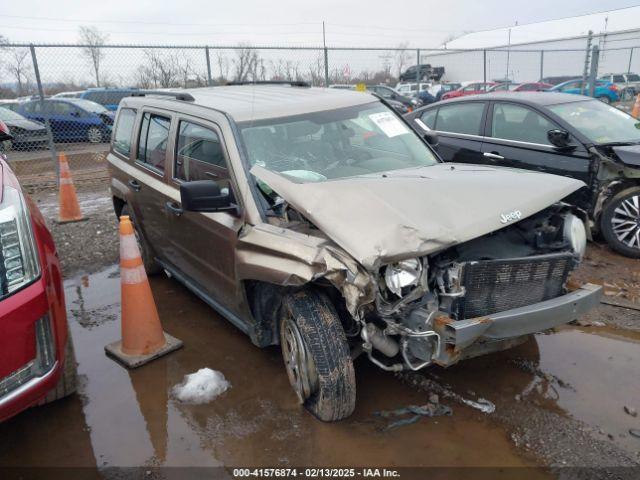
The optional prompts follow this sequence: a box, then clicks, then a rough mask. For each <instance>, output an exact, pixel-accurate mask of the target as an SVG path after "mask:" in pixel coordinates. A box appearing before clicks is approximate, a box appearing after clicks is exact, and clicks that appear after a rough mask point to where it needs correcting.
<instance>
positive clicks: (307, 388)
mask: <svg viewBox="0 0 640 480" xmlns="http://www.w3.org/2000/svg"><path fill="white" fill-rule="evenodd" d="M282 310H283V311H282V318H281V321H280V347H281V348H282V356H283V358H284V364H285V368H286V370H287V375H288V376H289V382H290V383H291V386H292V387H293V389H294V391H295V392H296V395H297V397H298V401H299V402H300V403H301V404H303V405H304V406H305V408H306V409H307V410H309V411H310V412H311V413H313V414H314V415H315V416H316V417H318V418H319V419H320V420H323V421H325V422H333V421H336V420H341V419H343V418H346V417H348V416H349V415H351V413H353V410H354V408H355V405H356V378H355V372H354V369H353V361H352V360H351V354H350V352H349V345H348V343H347V337H346V336H345V333H344V330H343V328H342V324H341V322H340V318H339V317H338V314H337V313H336V309H335V307H334V306H333V304H332V303H331V301H330V300H329V299H328V298H327V297H326V296H325V295H323V294H321V293H319V292H316V291H314V290H301V291H299V292H296V293H291V294H289V295H287V296H286V297H285V298H284V299H283V309H282Z"/></svg>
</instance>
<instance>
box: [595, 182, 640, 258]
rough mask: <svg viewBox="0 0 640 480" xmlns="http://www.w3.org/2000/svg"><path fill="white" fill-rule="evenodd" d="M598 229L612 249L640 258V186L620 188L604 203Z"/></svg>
mask: <svg viewBox="0 0 640 480" xmlns="http://www.w3.org/2000/svg"><path fill="white" fill-rule="evenodd" d="M634 222H635V226H634ZM600 229H601V231H602V235H603V236H604V238H605V240H606V241H607V243H608V244H609V246H610V247H611V248H612V249H613V250H615V251H616V252H618V253H620V254H622V255H625V256H627V257H631V258H640V187H631V188H627V189H626V190H622V191H621V192H618V193H617V194H616V195H615V196H614V197H613V198H612V199H611V200H609V201H608V202H607V203H606V205H605V207H604V210H603V211H602V216H601V218H600Z"/></svg>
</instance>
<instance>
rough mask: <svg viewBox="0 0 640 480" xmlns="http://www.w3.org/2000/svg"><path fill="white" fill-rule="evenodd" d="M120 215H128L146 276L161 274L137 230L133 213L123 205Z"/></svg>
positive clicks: (146, 244) (127, 206) (159, 267)
mask: <svg viewBox="0 0 640 480" xmlns="http://www.w3.org/2000/svg"><path fill="white" fill-rule="evenodd" d="M120 215H128V216H129V218H130V219H131V223H133V231H134V233H135V235H136V240H138V246H139V247H140V256H141V257H142V263H143V264H144V269H145V271H146V272H147V275H148V276H150V277H151V276H153V275H158V274H159V273H162V271H163V268H162V267H161V266H160V265H159V264H158V262H156V261H155V259H154V257H153V253H152V250H151V248H150V247H149V244H148V243H147V241H146V240H145V238H144V236H143V234H142V232H141V231H140V229H139V228H138V222H137V221H136V217H135V215H133V211H131V210H130V209H129V205H127V204H125V205H124V206H123V207H122V210H121V211H120Z"/></svg>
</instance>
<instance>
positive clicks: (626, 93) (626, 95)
mask: <svg viewBox="0 0 640 480" xmlns="http://www.w3.org/2000/svg"><path fill="white" fill-rule="evenodd" d="M635 96H636V91H635V90H634V89H633V88H625V89H624V90H622V95H621V97H622V100H627V101H628V100H633V99H634V97H635Z"/></svg>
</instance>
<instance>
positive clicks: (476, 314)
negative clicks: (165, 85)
mask: <svg viewBox="0 0 640 480" xmlns="http://www.w3.org/2000/svg"><path fill="white" fill-rule="evenodd" d="M429 140H431V141H433V140H434V138H433V137H429ZM109 165H110V169H111V174H112V178H111V191H112V193H113V201H114V206H115V210H116V213H117V214H118V215H120V214H123V213H127V214H128V215H130V216H131V217H132V219H133V221H134V224H135V228H136V232H137V235H138V238H139V241H140V244H141V247H142V253H143V257H144V258H143V259H144V263H145V266H146V268H147V271H148V272H149V274H152V273H158V272H161V271H162V270H165V271H167V272H169V273H170V274H171V275H172V276H173V277H175V278H176V279H177V280H179V281H180V282H182V283H184V285H186V286H187V287H188V288H189V289H191V290H192V291H193V292H194V293H195V294H196V295H198V296H199V297H200V298H202V300H203V301H205V302H206V303H207V304H209V305H210V306H212V307H213V308H214V309H216V310H217V311H218V312H220V313H221V314H222V315H224V316H225V317H226V318H227V319H228V320H229V321H230V322H231V323H233V324H234V325H235V326H237V327H238V328H239V329H240V330H242V331H243V332H245V333H246V334H247V335H248V336H249V337H250V338H251V340H252V342H253V343H255V344H256V345H258V346H261V347H265V346H268V345H274V344H280V345H281V348H282V354H283V357H284V364H285V367H286V371H287V373H288V376H289V379H290V381H291V385H292V386H293V389H294V391H295V393H296V395H297V397H298V399H299V401H300V403H301V404H303V405H304V406H305V407H306V408H307V409H308V410H310V411H311V412H312V413H313V414H315V415H316V416H317V417H318V418H320V419H322V420H325V421H332V420H338V419H341V418H344V417H346V416H348V415H349V414H350V413H351V412H352V411H353V409H354V406H355V401H356V386H355V375H354V368H353V359H354V358H355V357H356V356H357V355H359V354H364V355H366V356H367V357H368V358H369V359H370V360H371V361H372V362H373V363H374V364H376V365H377V366H379V367H380V368H382V369H383V370H387V371H401V370H419V369H421V368H424V367H427V366H429V365H434V364H435V365H440V366H444V367H446V366H449V365H453V364H455V363H457V362H458V361H460V360H462V359H464V358H469V357H474V356H477V355H480V354H485V353H489V352H493V351H496V350H500V349H504V348H508V347H511V346H514V345H517V344H518V343H521V342H523V341H524V340H526V339H527V338H528V336H529V335H531V334H533V333H535V332H538V331H541V330H545V329H549V328H552V327H554V326H557V325H561V324H564V323H567V322H570V321H572V320H574V319H576V318H577V317H578V316H580V315H581V314H582V313H583V312H585V311H586V310H588V309H590V308H592V307H593V306H595V305H596V304H597V303H598V301H599V298H600V295H601V290H600V287H597V286H593V285H585V286H582V287H581V288H577V289H574V290H572V291H569V290H568V289H567V286H566V281H567V277H568V275H569V273H570V272H571V271H572V270H573V269H574V268H575V267H576V265H577V264H578V262H579V260H580V258H581V256H582V255H583V253H584V250H585V247H586V240H587V238H586V231H585V227H584V223H583V219H584V216H583V215H582V214H581V213H580V212H578V211H575V210H574V209H572V207H570V206H568V205H566V204H564V203H562V202H561V199H562V198H564V197H565V196H567V195H569V194H570V193H572V192H574V191H576V190H577V189H579V188H581V187H582V186H583V184H582V182H580V181H577V180H573V179H570V178H565V177H558V176H552V175H546V174H541V173H534V172H528V171H521V170H515V169H500V168H492V167H485V166H477V165H462V164H451V163H448V164H444V163H442V162H441V161H440V159H439V158H438V156H437V155H436V154H435V153H434V151H433V150H432V148H431V147H430V145H429V143H428V141H427V139H426V138H423V137H422V136H420V135H419V134H418V133H417V132H416V131H414V130H413V128H412V127H411V126H410V125H409V124H408V123H406V122H405V121H404V120H403V119H402V117H400V116H399V115H397V114H396V113H394V112H393V110H392V109H390V108H389V107H388V106H387V105H386V104H385V103H384V101H383V100H380V99H378V98H376V97H374V96H372V95H370V94H366V93H360V92H351V91H346V90H339V89H319V88H310V87H308V86H305V85H304V84H301V83H299V84H293V85H262V84H252V85H236V86H225V87H212V88H203V89H193V90H184V91H180V92H175V93H172V92H164V95H159V94H147V95H146V96H144V94H140V96H137V97H130V98H125V99H123V100H122V102H121V103H120V107H119V109H118V114H117V122H116V127H115V131H114V135H113V141H112V148H111V152H110V153H109Z"/></svg>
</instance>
